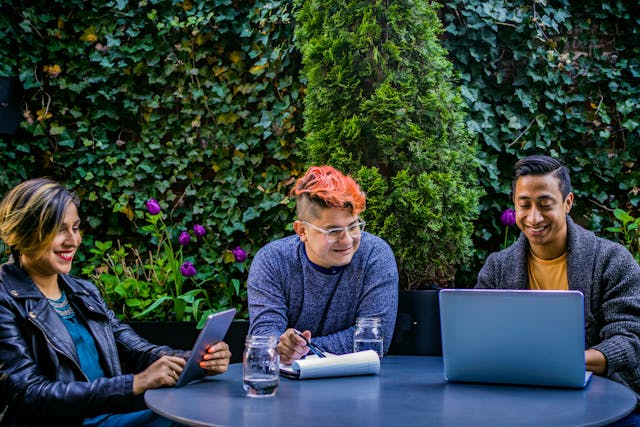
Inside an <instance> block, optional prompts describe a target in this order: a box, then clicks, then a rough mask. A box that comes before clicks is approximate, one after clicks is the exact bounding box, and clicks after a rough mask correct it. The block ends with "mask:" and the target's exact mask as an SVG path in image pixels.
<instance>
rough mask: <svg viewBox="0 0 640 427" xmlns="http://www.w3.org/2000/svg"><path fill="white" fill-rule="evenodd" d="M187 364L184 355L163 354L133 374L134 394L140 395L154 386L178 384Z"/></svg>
mask: <svg viewBox="0 0 640 427" xmlns="http://www.w3.org/2000/svg"><path fill="white" fill-rule="evenodd" d="M185 364H186V361H185V360H184V359H183V358H182V357H177V356H162V357H161V358H160V359H158V360H156V361H155V362H153V363H152V364H151V365H149V367H148V368H147V369H145V370H144V371H142V372H140V373H139V374H136V375H134V376H133V394H135V395H139V394H142V393H144V392H145V391H147V390H149V389H152V388H158V387H166V386H174V385H176V381H178V377H179V376H180V373H181V372H182V370H183V369H184V366H185Z"/></svg>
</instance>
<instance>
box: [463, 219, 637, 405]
mask: <svg viewBox="0 0 640 427" xmlns="http://www.w3.org/2000/svg"><path fill="white" fill-rule="evenodd" d="M567 228H568V232H567V278H568V281H569V289H572V290H578V291H580V292H582V294H583V295H584V320H585V344H586V346H587V348H594V349H596V350H599V351H600V352H602V354H604V356H605V357H606V359H607V373H606V375H607V376H608V377H609V378H611V379H613V380H615V381H618V382H620V383H622V384H626V385H627V386H629V387H630V388H631V389H633V390H634V391H635V392H636V395H637V396H638V398H639V399H640V266H638V263H637V262H636V261H635V260H634V259H633V256H632V255H631V253H629V251H628V250H627V249H626V248H625V247H624V246H622V245H620V244H619V243H615V242H611V241H609V240H606V239H603V238H601V237H597V236H596V235H595V234H593V233H592V232H591V231H588V230H585V229H584V228H582V227H580V226H579V225H577V224H575V223H574V222H573V221H572V220H571V218H570V217H568V216H567ZM528 254H529V243H528V241H527V239H526V237H525V236H524V234H521V235H520V238H519V239H518V240H517V241H516V242H515V243H514V244H513V245H511V246H510V247H508V248H507V249H504V250H502V251H500V252H496V253H493V254H491V255H490V256H489V257H488V258H487V261H486V263H485V265H484V266H483V267H482V269H481V270H480V273H479V274H478V283H477V284H476V287H478V288H509V289H528V287H529V278H528V274H527V257H528Z"/></svg>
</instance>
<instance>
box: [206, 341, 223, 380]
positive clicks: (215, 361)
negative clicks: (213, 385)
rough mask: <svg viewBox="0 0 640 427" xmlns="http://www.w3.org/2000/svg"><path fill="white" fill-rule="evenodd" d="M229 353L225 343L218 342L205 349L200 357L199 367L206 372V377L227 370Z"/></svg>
mask: <svg viewBox="0 0 640 427" xmlns="http://www.w3.org/2000/svg"><path fill="white" fill-rule="evenodd" d="M230 359H231V352H230V351H229V346H228V345H227V343H226V342H224V341H220V342H218V343H216V344H213V345H212V346H210V347H209V348H207V351H206V353H205V354H204V355H203V356H202V360H201V361H200V367H201V368H202V369H204V370H205V371H207V375H218V374H221V373H223V372H226V371H227V369H228V368H229V360H230Z"/></svg>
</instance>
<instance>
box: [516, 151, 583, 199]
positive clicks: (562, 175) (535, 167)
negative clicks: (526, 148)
mask: <svg viewBox="0 0 640 427" xmlns="http://www.w3.org/2000/svg"><path fill="white" fill-rule="evenodd" d="M547 174H551V176H553V177H554V178H556V179H557V180H558V183H559V185H560V192H561V193H562V198H563V199H566V198H567V196H568V195H569V193H571V191H572V190H571V178H570V177H569V169H567V168H566V167H565V166H564V165H563V164H562V163H560V162H559V161H558V160H556V159H554V158H552V157H549V156H543V155H541V154H534V155H531V156H528V157H525V158H524V159H520V160H518V161H517V162H516V164H515V165H514V167H513V181H512V182H511V193H512V194H515V189H516V181H517V180H518V178H520V177H521V176H525V175H547Z"/></svg>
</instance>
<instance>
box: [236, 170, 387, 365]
mask: <svg viewBox="0 0 640 427" xmlns="http://www.w3.org/2000/svg"><path fill="white" fill-rule="evenodd" d="M291 196H293V197H295V198H296V214H297V220H296V221H295V222H294V223H293V229H294V231H295V233H296V234H295V235H291V236H287V237H284V238H282V239H279V240H276V241H274V242H271V243H268V244H267V245H265V246H264V247H263V248H261V249H260V250H259V251H258V252H257V253H256V255H255V258H254V260H253V262H252V264H251V267H250V269H249V277H248V282H247V287H248V300H249V334H252V335H276V336H279V337H280V339H279V343H278V351H279V353H280V360H281V362H283V363H290V362H291V361H293V360H297V359H300V358H302V357H304V356H305V355H306V354H307V353H308V352H309V347H308V346H307V341H308V340H311V337H312V336H313V343H314V344H315V345H316V346H317V347H319V348H320V350H322V351H323V352H328V353H333V354H344V353H351V352H353V332H354V324H355V321H356V318H358V317H364V316H374V317H379V318H380V320H381V327H382V331H383V337H384V339H383V345H384V352H386V351H387V350H388V349H389V344H390V343H391V339H392V335H393V328H394V325H395V319H396V312H397V307H398V268H397V265H396V260H395V256H394V254H393V251H392V250H391V247H390V246H389V245H388V244H387V243H386V242H385V241H384V240H382V239H381V238H379V237H377V236H374V235H373V234H370V233H367V232H365V231H364V226H365V222H364V221H363V220H362V219H361V218H360V214H361V213H362V212H363V211H364V210H365V206H366V197H365V194H364V193H363V192H362V190H361V189H360V186H359V185H358V184H357V183H356V182H355V181H354V180H353V178H351V177H350V176H347V175H344V174H343V173H341V172H340V171H338V170H336V169H335V168H333V167H331V166H312V167H310V168H309V169H308V170H307V171H306V173H305V175H304V176H303V177H302V178H300V179H298V181H297V182H296V184H295V186H294V188H293V189H292V190H291ZM297 331H302V335H303V336H304V338H302V337H300V336H298V335H297V334H296V332H297ZM305 338H306V340H305Z"/></svg>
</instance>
